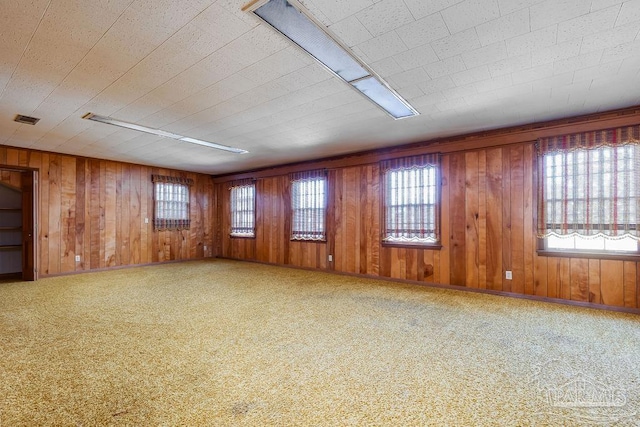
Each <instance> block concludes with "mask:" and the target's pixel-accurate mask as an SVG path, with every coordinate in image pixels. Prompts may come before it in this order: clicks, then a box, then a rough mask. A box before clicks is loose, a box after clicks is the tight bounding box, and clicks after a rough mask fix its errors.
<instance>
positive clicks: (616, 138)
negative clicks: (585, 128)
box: [537, 125, 640, 155]
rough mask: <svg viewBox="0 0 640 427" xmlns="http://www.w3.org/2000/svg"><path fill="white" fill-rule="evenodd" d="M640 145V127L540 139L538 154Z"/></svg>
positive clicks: (634, 126) (625, 127)
mask: <svg viewBox="0 0 640 427" xmlns="http://www.w3.org/2000/svg"><path fill="white" fill-rule="evenodd" d="M638 143H640V125H633V126H624V127H619V128H613V129H603V130H596V131H591V132H580V133H572V134H569V135H557V136H550V137H547V138H540V139H538V143H537V149H538V154H539V155H540V154H544V153H551V152H559V151H569V150H588V149H592V148H598V147H604V146H615V145H621V144H638Z"/></svg>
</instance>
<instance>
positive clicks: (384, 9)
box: [355, 0, 414, 37]
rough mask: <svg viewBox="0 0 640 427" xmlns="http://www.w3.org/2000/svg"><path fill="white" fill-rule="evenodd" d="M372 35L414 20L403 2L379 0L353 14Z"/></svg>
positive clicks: (378, 34)
mask: <svg viewBox="0 0 640 427" xmlns="http://www.w3.org/2000/svg"><path fill="white" fill-rule="evenodd" d="M355 16H356V17H357V18H358V21H360V22H361V23H362V25H364V26H365V28H366V29H367V30H368V31H369V33H371V35H373V36H374V37H377V36H381V35H383V34H384V33H386V32H389V31H391V30H395V29H396V28H398V27H402V26H403V25H406V24H409V23H410V22H414V19H413V16H412V15H411V12H409V9H407V7H406V6H405V4H404V2H399V1H395V0H381V1H379V2H377V3H375V4H374V5H372V6H370V7H368V8H366V9H364V10H361V11H360V12H358V13H357V14H356V15H355Z"/></svg>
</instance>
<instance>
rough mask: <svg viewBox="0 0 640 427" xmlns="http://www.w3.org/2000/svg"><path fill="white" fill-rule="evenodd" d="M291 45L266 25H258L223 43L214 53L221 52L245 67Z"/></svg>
mask: <svg viewBox="0 0 640 427" xmlns="http://www.w3.org/2000/svg"><path fill="white" fill-rule="evenodd" d="M291 46H292V42H290V41H289V40H288V39H286V38H284V37H283V36H282V35H281V34H280V33H278V32H276V31H275V30H273V29H272V28H270V27H267V26H266V25H260V26H258V27H256V28H254V29H252V30H251V31H249V32H247V33H245V34H243V35H242V36H240V37H238V38H237V39H235V40H233V41H232V42H230V43H229V44H227V45H225V46H224V47H223V48H221V49H220V50H219V51H218V52H216V53H215V54H222V55H224V57H226V58H229V59H231V60H232V61H234V62H238V63H240V64H242V65H243V66H245V67H246V66H249V65H252V64H254V63H256V62H257V61H260V60H261V59H264V58H266V57H267V56H270V55H273V54H274V53H276V52H278V51H281V50H282V49H286V48H288V47H291Z"/></svg>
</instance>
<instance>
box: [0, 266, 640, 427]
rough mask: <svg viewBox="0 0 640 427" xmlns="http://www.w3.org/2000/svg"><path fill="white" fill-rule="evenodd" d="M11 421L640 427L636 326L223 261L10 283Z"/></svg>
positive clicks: (5, 362)
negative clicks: (613, 426) (596, 426)
mask: <svg viewBox="0 0 640 427" xmlns="http://www.w3.org/2000/svg"><path fill="white" fill-rule="evenodd" d="M0 343H1V347H0V426H2V427H5V426H21V425H25V426H35V425H37V426H45V425H56V426H99V425H130V426H134V425H135V426H140V425H153V426H156V425H163V426H178V425H181V426H244V425H247V426H270V425H276V426H345V425H363V426H372V425H376V426H378V425H388V426H422V425H434V426H485V425H486V426H529V425H540V426H542V425H544V426H546V425H616V426H626V425H633V426H635V425H640V421H639V420H640V316H638V315H630V314H620V313H612V312H605V311H597V310H591V309H583V308H576V307H566V306H562V305H554V304H547V303H539V302H533V301H528V300H520V299H512V298H506V297H498V296H491V295H480V294H474V293H465V292H457V291H449V290H440V289H432V288H427V287H421V286H412V285H403V284H397V283H389V282H384V281H376V280H367V279H357V278H352V277H344V276H337V275H331V274H325V273H316V272H309V271H302V270H295V269H287V268H279V267H272V266H265V265H259V264H251V263H241V262H234V261H225V260H211V261H198V262H186V263H178V264H167V265H162V266H153V267H142V268H133V269H126V270H117V271H110V272H100V273H89V274H82V275H74V276H65V277H57V278H48V279H43V280H40V281H38V282H35V283H27V282H8V283H7V282H5V283H0Z"/></svg>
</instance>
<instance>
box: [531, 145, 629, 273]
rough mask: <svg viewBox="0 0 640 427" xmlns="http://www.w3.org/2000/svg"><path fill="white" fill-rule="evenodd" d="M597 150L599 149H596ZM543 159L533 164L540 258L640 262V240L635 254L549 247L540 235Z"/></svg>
mask: <svg viewBox="0 0 640 427" xmlns="http://www.w3.org/2000/svg"><path fill="white" fill-rule="evenodd" d="M595 148H597V147H595ZM636 149H638V150H640V146H637V148H636ZM542 157H543V156H540V155H537V154H536V155H534V164H533V172H534V176H533V183H534V187H533V193H534V206H535V207H536V209H534V211H533V213H534V215H533V229H534V234H536V236H535V237H536V253H537V254H538V255H539V256H544V257H557V258H583V259H601V260H619V261H632V262H638V261H640V240H638V241H637V250H636V251H635V252H632V251H613V250H610V251H607V250H595V249H562V248H550V247H549V246H548V238H547V237H541V236H539V235H538V232H537V230H538V210H539V207H540V196H541V195H542V194H543V193H544V192H543V190H541V189H540V185H543V184H541V179H540V176H539V175H540V171H541V170H542V166H541V165H540V162H541V161H542ZM639 225H640V224H639Z"/></svg>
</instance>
